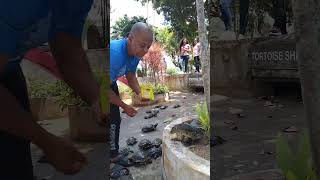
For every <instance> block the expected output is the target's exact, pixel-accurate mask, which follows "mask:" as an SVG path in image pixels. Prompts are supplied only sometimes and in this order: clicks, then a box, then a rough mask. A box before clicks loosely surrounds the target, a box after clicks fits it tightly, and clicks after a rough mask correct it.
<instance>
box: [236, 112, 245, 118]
mask: <svg viewBox="0 0 320 180" xmlns="http://www.w3.org/2000/svg"><path fill="white" fill-rule="evenodd" d="M237 116H238V118H244V117H246V115H244V114H242V113H240V114H237Z"/></svg>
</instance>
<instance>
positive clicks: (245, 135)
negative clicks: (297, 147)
mask: <svg viewBox="0 0 320 180" xmlns="http://www.w3.org/2000/svg"><path fill="white" fill-rule="evenodd" d="M275 102H277V103H274V104H270V102H268V101H266V100H259V99H256V98H248V99H234V98H229V99H228V100H226V101H219V102H215V103H213V107H211V110H212V111H213V114H214V117H213V121H212V122H213V133H214V135H218V136H221V137H222V138H224V139H225V140H226V143H225V144H222V145H219V146H215V147H213V148H211V167H212V168H211V169H212V170H211V171H212V172H211V176H212V177H213V178H214V179H216V180H220V179H223V178H227V177H232V176H235V175H239V174H246V173H251V172H256V171H262V170H272V169H278V167H277V164H276V156H275V144H274V143H275V139H276V137H277V135H278V133H280V132H282V131H283V129H285V128H287V127H289V126H294V127H296V128H297V129H298V132H296V133H295V132H293V133H283V132H282V133H283V134H285V135H286V136H287V137H288V138H289V140H290V141H293V142H294V141H295V139H296V138H295V137H296V135H297V134H298V133H299V132H301V130H302V129H303V128H304V127H305V123H304V120H305V116H304V109H303V104H302V103H301V102H298V101H297V99H296V97H295V96H286V95H281V96H276V97H275ZM239 112H240V113H241V116H240V117H239V115H237V113H239ZM242 115H243V116H244V117H242ZM232 123H234V124H232ZM235 127H236V128H235ZM266 172H267V171H266ZM266 174H267V173H266ZM269 174H270V173H269ZM252 177H253V176H252ZM244 179H246V180H251V179H250V178H248V177H247V178H244ZM260 179H264V180H272V179H266V176H265V177H264V178H263V177H262V178H260ZM275 179H276V178H275Z"/></svg>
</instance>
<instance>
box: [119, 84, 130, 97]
mask: <svg viewBox="0 0 320 180" xmlns="http://www.w3.org/2000/svg"><path fill="white" fill-rule="evenodd" d="M118 88H119V93H120V94H122V93H125V94H129V95H132V93H133V91H132V89H131V88H130V87H128V86H125V85H120V86H119V87H118Z"/></svg>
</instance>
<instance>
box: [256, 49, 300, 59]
mask: <svg viewBox="0 0 320 180" xmlns="http://www.w3.org/2000/svg"><path fill="white" fill-rule="evenodd" d="M251 57H252V58H253V60H255V61H296V57H297V55H296V51H292V50H288V51H270V52H252V53H251Z"/></svg>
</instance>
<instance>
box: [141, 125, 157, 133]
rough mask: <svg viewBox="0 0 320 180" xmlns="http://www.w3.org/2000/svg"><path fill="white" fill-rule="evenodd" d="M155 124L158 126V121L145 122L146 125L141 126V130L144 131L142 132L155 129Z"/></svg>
mask: <svg viewBox="0 0 320 180" xmlns="http://www.w3.org/2000/svg"><path fill="white" fill-rule="evenodd" d="M157 126H158V123H156V124H147V125H145V126H143V127H142V129H141V131H142V132H144V133H147V132H152V131H155V130H156V128H157Z"/></svg>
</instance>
